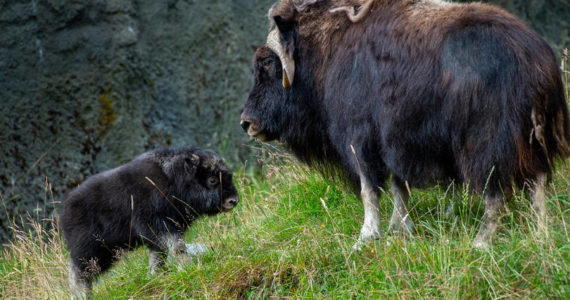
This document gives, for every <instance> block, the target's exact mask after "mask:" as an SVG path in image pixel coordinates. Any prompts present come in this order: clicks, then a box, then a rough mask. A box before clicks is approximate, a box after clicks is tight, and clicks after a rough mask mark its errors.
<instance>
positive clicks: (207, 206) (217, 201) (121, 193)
mask: <svg viewBox="0 0 570 300" xmlns="http://www.w3.org/2000/svg"><path fill="white" fill-rule="evenodd" d="M238 200H239V196H238V193H237V191H236V188H235V186H234V184H233V182H232V173H231V171H230V170H229V169H228V167H227V166H226V164H225V163H224V161H223V160H222V159H221V158H220V157H219V156H218V155H217V154H216V153H214V152H213V151H210V150H203V149H199V148H190V147H181V148H164V149H158V150H154V151H150V152H147V153H144V154H142V155H140V156H139V157H137V158H135V159H134V160H132V161H131V162H129V163H127V164H124V165H122V166H120V167H118V168H115V169H112V170H108V171H106V172H103V173H99V174H97V175H94V176H92V177H90V178H89V179H87V180H86V181H85V182H84V183H82V184H81V185H80V186H79V187H77V188H76V189H74V190H73V191H71V192H70V193H69V195H68V196H67V197H66V198H65V199H64V201H63V204H62V208H63V210H62V212H61V215H60V224H61V229H62V231H63V235H64V236H65V240H66V242H67V246H68V248H69V252H70V254H71V268H70V285H71V291H72V293H73V294H74V295H75V296H77V297H79V298H82V297H85V296H87V295H89V294H90V293H91V283H92V281H93V280H94V279H95V278H96V277H97V276H98V275H99V274H100V273H102V272H104V271H106V270H107V269H109V268H110V267H111V264H112V263H113V262H114V261H115V260H116V259H117V253H118V251H120V250H130V249H132V248H134V247H136V246H138V245H142V244H145V245H147V246H148V248H149V249H150V262H149V264H150V268H151V273H154V271H155V268H156V267H159V266H161V265H162V264H163V263H164V259H165V258H166V255H167V253H169V252H170V254H171V255H174V256H175V257H177V258H178V259H187V258H188V257H189V256H188V253H187V251H186V245H185V244H184V242H183V240H182V233H184V231H185V230H186V229H187V228H188V226H190V224H191V223H192V222H193V221H194V220H195V219H196V218H198V217H199V216H201V215H214V214H217V213H219V212H224V211H229V210H231V209H232V208H234V207H235V205H236V204H237V202H238Z"/></svg>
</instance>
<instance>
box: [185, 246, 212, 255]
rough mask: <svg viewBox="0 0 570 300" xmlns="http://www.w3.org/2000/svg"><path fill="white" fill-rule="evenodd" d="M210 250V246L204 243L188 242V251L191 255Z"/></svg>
mask: <svg viewBox="0 0 570 300" xmlns="http://www.w3.org/2000/svg"><path fill="white" fill-rule="evenodd" d="M206 252H208V247H206V245H204V244H197V243H196V244H186V253H188V255H190V256H199V255H202V254H204V253H206Z"/></svg>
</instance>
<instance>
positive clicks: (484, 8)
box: [241, 0, 570, 246]
mask: <svg viewBox="0 0 570 300" xmlns="http://www.w3.org/2000/svg"><path fill="white" fill-rule="evenodd" d="M269 16H270V19H271V21H272V25H275V27H274V28H272V30H271V32H270V34H269V35H268V39H267V43H266V45H264V46H262V47H260V48H259V49H258V50H257V51H256V53H255V58H254V70H255V72H254V84H253V86H252V89H251V91H250V95H249V98H248V101H247V102H246V105H245V107H244V111H243V113H242V123H241V124H242V127H243V128H244V130H246V131H247V132H248V134H249V135H250V136H253V137H256V138H260V139H262V140H266V141H267V140H273V139H279V140H281V141H283V142H284V143H285V144H286V145H287V146H288V147H289V148H290V149H291V150H292V151H293V152H294V153H295V154H296V155H297V156H298V157H299V158H300V159H301V160H303V161H305V162H308V163H310V164H317V165H333V166H337V167H340V168H342V169H343V172H344V174H345V175H346V177H347V178H348V179H349V180H351V181H352V182H353V184H354V186H355V187H360V190H361V196H362V200H363V203H364V206H365V221H364V225H363V227H362V230H361V235H360V239H359V240H360V241H363V240H367V239H370V238H378V237H379V236H380V234H379V220H378V212H377V210H378V201H377V198H378V195H379V193H380V192H381V190H382V189H383V187H385V182H386V181H387V178H388V177H389V176H390V175H392V192H393V194H394V213H393V215H392V220H391V221H390V230H392V231H398V230H399V229H400V228H406V229H407V230H408V231H412V230H411V229H412V225H411V223H410V220H409V218H408V217H407V209H406V206H407V197H408V193H406V192H405V191H406V190H407V188H408V187H421V186H425V185H427V184H431V183H433V182H434V181H436V180H446V179H447V180H452V181H455V182H458V183H466V184H468V186H469V187H470V188H472V189H473V190H474V191H477V192H480V193H483V192H484V195H485V204H486V213H485V216H484V222H483V223H484V224H486V225H484V226H482V227H481V231H480V232H479V235H478V238H477V242H476V243H475V244H476V245H478V246H485V245H486V241H487V240H488V238H489V237H490V236H491V235H492V232H493V231H494V228H495V226H496V223H497V220H498V215H499V213H498V211H499V210H500V208H501V207H502V205H503V195H506V196H508V195H509V194H510V193H511V192H512V188H513V183H514V184H515V185H517V186H519V187H522V186H523V185H524V184H526V183H528V184H529V186H530V189H531V191H532V193H533V198H534V199H535V209H536V210H537V212H538V214H539V215H540V216H542V215H544V208H543V207H544V199H545V197H544V192H543V187H544V182H545V178H546V177H548V175H549V174H551V172H552V168H553V166H554V162H555V160H557V159H560V158H561V159H565V158H566V157H568V155H570V150H569V141H570V121H569V118H568V108H567V103H566V99H565V96H564V89H563V84H562V79H561V73H560V70H559V69H558V65H557V63H556V58H555V56H554V54H553V52H552V50H551V49H550V47H549V46H548V45H547V43H546V42H545V41H544V40H543V39H542V38H541V37H540V36H538V35H537V34H536V33H535V32H534V31H532V30H531V29H530V28H529V27H528V26H527V25H526V24H524V23H523V22H522V21H520V20H519V19H517V18H516V17H514V16H512V15H511V14H509V13H507V12H505V11H503V10H501V9H499V8H496V7H493V6H489V5H484V4H480V3H475V4H452V3H447V2H442V1H436V0H420V1H417V0H401V1H383V0H343V1H330V0H316V1H314V0H282V1H279V2H278V3H276V4H275V5H274V6H273V7H272V8H271V10H270V12H269Z"/></svg>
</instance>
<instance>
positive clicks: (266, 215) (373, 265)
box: [0, 72, 570, 299]
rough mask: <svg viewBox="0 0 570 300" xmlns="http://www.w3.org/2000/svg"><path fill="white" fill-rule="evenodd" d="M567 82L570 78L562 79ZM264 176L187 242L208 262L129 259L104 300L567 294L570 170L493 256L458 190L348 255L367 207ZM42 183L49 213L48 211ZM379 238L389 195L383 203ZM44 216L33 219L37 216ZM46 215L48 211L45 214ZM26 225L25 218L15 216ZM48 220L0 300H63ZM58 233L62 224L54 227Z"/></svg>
mask: <svg viewBox="0 0 570 300" xmlns="http://www.w3.org/2000/svg"><path fill="white" fill-rule="evenodd" d="M565 75H566V77H565V81H566V82H568V76H567V75H568V73H567V72H566V73H565ZM263 165H265V167H264V170H263V171H262V172H261V174H263V175H262V176H256V175H254V174H242V173H238V174H236V176H235V183H236V185H237V186H238V188H239V192H240V195H241V202H240V204H239V205H238V207H237V208H236V209H235V210H234V211H232V212H230V213H227V214H223V215H219V216H217V217H213V218H204V219H202V220H200V221H198V222H196V223H195V225H194V226H193V227H192V228H191V229H190V230H189V231H188V232H187V234H186V235H185V239H186V240H187V242H199V243H204V244H206V245H207V246H208V247H209V248H210V252H209V253H207V254H205V255H203V256H201V257H199V258H196V259H194V260H193V261H192V262H189V263H188V264H186V265H183V266H182V267H181V268H179V267H178V266H177V265H176V264H175V263H174V262H169V263H168V264H167V266H166V268H165V270H164V272H162V273H159V274H157V275H154V276H151V275H149V272H148V271H149V270H148V267H147V262H148V255H149V254H148V250H146V249H144V248H140V249H138V250H137V251H134V252H130V253H127V254H124V255H123V257H122V259H121V260H120V262H119V263H118V264H117V265H116V266H115V267H114V268H112V269H111V271H110V272H108V273H106V274H105V275H104V276H103V277H102V278H101V279H100V280H99V281H98V282H97V283H96V284H95V287H94V296H95V298H96V299H110V298H125V299H127V298H139V299H140V298H161V299H162V298H176V299H178V298H198V299H200V298H214V299H216V298H228V297H231V298H269V297H279V298H282V297H292V298H322V299H328V298H379V297H381V298H385V297H390V298H403V299H415V298H446V299H471V298H495V299H496V298H515V299H518V298H528V299H568V297H569V296H570V236H569V233H568V232H569V230H570V228H569V227H570V224H569V223H570V164H568V163H566V164H559V166H558V168H557V170H556V172H555V173H554V174H553V180H552V183H551V184H550V185H549V186H548V203H547V204H548V205H547V208H548V214H549V226H548V232H547V233H537V230H536V226H535V225H536V224H535V222H534V215H533V213H532V209H531V200H530V198H529V196H528V195H527V194H526V193H525V191H524V190H522V191H521V190H519V191H517V193H516V194H515V197H514V198H513V199H512V201H511V202H510V203H508V209H507V212H506V214H505V216H504V217H503V220H502V225H501V226H500V228H499V231H498V234H497V236H496V238H495V240H494V244H493V247H492V248H491V250H490V251H478V250H474V249H473V248H472V246H471V241H472V240H473V238H474V237H475V234H476V232H477V230H478V226H479V221H480V220H481V216H482V214H483V205H482V201H481V199H480V196H478V195H469V194H468V193H467V192H466V191H465V189H464V187H462V186H453V185H450V186H446V185H444V186H436V187H433V188H431V189H428V190H412V191H411V192H412V197H411V199H410V214H411V218H412V220H413V221H414V222H415V225H416V229H417V234H416V235H415V236H414V237H412V238H409V239H400V238H398V237H391V236H388V235H386V236H385V237H384V238H383V239H381V240H379V241H376V242H373V243H370V244H369V245H368V246H367V247H366V248H364V249H363V250H362V251H360V252H352V245H353V244H354V242H355V239H356V237H357V235H358V233H359V230H360V226H361V224H362V219H363V211H362V205H361V204H360V201H359V200H358V199H357V198H356V197H355V195H354V194H352V193H351V192H349V191H348V190H349V189H348V188H346V187H345V186H343V184H342V183H339V182H334V181H331V180H330V179H327V178H323V176H321V175H319V174H318V173H316V172H314V171H313V170H310V169H307V168H306V167H303V166H301V165H299V164H297V163H295V162H294V160H292V159H291V158H289V157H286V156H283V154H277V153H275V152H273V153H272V154H270V155H268V156H266V157H265V159H264V161H263ZM49 191H50V186H49V183H48V182H47V181H46V201H45V203H46V204H45V205H50V203H54V199H53V198H52V197H51V196H50V192H49ZM380 203H381V207H380V215H381V218H382V224H383V227H384V228H383V229H386V227H387V225H388V221H389V217H390V214H391V209H392V205H391V196H390V195H389V194H384V195H383V196H382V198H381V200H380ZM38 211H40V210H38ZM42 211H45V210H42ZM20 218H22V219H25V217H23V216H22V217H20ZM53 222H54V221H53V219H52V218H47V219H45V220H44V221H43V222H42V223H41V224H40V223H33V224H32V226H31V228H30V229H26V230H25V231H24V230H18V229H14V230H15V236H16V238H15V239H14V241H13V242H12V243H11V244H10V245H8V246H6V247H4V248H2V249H0V278H1V280H0V298H2V299H23V298H26V299H34V298H37V299H64V298H68V297H69V289H68V284H67V281H68V276H67V268H68V265H67V262H68V257H69V254H68V253H67V251H66V249H65V246H64V244H63V241H62V238H61V234H60V233H59V232H58V231H57V229H46V228H53V227H54V226H48V225H52V224H53ZM55 227H56V228H57V226H55Z"/></svg>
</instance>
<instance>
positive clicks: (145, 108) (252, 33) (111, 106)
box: [0, 0, 274, 243]
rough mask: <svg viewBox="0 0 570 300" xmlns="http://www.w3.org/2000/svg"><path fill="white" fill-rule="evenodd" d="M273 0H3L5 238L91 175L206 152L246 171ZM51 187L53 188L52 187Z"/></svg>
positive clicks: (0, 107)
mask: <svg viewBox="0 0 570 300" xmlns="http://www.w3.org/2000/svg"><path fill="white" fill-rule="evenodd" d="M273 2H274V1H273V0H252V1H246V0H232V1H230V0H216V1H189V0H186V1H183V0H168V1H150V0H142V1H133V0H106V1H103V0H97V1H92V0H77V1H73V2H70V1H66V0H47V1H37V0H25V1H18V0H16V1H2V0H0V148H1V150H2V152H1V153H2V154H3V155H2V156H0V202H1V203H2V209H0V243H1V242H2V241H7V239H8V238H9V237H8V233H9V231H8V229H7V228H8V226H10V225H11V224H12V222H13V221H12V220H13V219H15V220H20V219H24V220H25V219H26V218H27V215H26V214H27V213H29V214H30V215H31V216H32V217H34V218H37V219H42V218H43V217H49V216H51V215H52V213H53V212H54V208H57V206H58V201H60V199H61V196H62V194H63V193H65V192H66V191H69V190H70V189H71V188H73V187H75V186H77V185H78V184H79V183H81V182H82V181H83V180H84V179H85V178H87V177H88V176H90V175H92V174H95V173H97V172H100V171H102V170H105V169H109V168H113V167H115V166H118V165H120V164H122V163H125V162H127V161H129V160H130V159H132V158H133V157H135V156H136V155H137V154H139V153H142V152H144V151H146V150H149V149H151V148H155V147H158V146H163V145H164V146H167V145H197V146H200V147H204V148H212V149H215V150H216V151H218V153H220V154H222V155H223V156H224V158H225V159H226V161H228V163H229V164H230V165H232V164H234V165H235V166H242V163H240V161H242V160H243V159H245V158H246V157H248V155H250V154H249V152H250V150H249V148H248V147H243V146H242V145H243V143H244V141H246V140H247V137H246V135H245V134H243V133H242V132H241V128H240V127H239V125H238V123H239V114H240V111H241V108H242V105H243V102H244V101H245V98H246V96H247V92H248V89H249V87H250V84H251V82H250V81H251V75H250V74H251V73H250V69H251V59H252V57H253V47H255V46H258V45H261V44H263V43H264V41H265V37H266V34H267V29H268V28H267V19H266V13H267V10H268V9H269V7H270V6H271V5H272V4H273ZM46 182H47V184H46Z"/></svg>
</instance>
